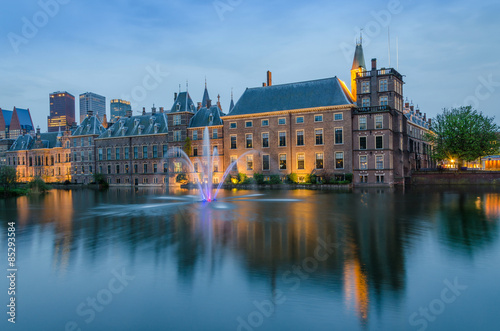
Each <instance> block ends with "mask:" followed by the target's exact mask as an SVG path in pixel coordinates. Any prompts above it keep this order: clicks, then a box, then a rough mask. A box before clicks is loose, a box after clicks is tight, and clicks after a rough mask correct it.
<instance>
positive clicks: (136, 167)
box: [134, 164, 139, 174]
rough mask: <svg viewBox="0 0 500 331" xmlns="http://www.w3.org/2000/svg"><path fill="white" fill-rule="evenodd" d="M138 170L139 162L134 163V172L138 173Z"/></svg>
mask: <svg viewBox="0 0 500 331" xmlns="http://www.w3.org/2000/svg"><path fill="white" fill-rule="evenodd" d="M138 172H139V170H138V166H137V164H134V174H136V173H138Z"/></svg>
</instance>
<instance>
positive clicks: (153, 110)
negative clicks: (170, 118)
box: [151, 105, 156, 114]
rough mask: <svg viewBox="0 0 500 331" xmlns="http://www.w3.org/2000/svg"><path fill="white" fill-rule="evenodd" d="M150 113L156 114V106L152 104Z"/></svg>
mask: <svg viewBox="0 0 500 331" xmlns="http://www.w3.org/2000/svg"><path fill="white" fill-rule="evenodd" d="M151 114H156V107H155V106H154V105H153V107H152V108H151Z"/></svg>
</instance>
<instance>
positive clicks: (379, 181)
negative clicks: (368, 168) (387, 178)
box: [375, 175, 384, 183]
mask: <svg viewBox="0 0 500 331" xmlns="http://www.w3.org/2000/svg"><path fill="white" fill-rule="evenodd" d="M375 179H376V181H377V183H383V182H384V176H383V175H382V176H381V175H377V176H375Z"/></svg>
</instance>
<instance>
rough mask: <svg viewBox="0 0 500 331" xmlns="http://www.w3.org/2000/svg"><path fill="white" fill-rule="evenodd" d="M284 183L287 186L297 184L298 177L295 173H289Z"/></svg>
mask: <svg viewBox="0 0 500 331" xmlns="http://www.w3.org/2000/svg"><path fill="white" fill-rule="evenodd" d="M286 181H287V183H288V184H297V183H298V182H299V176H298V175H297V174H296V173H293V172H292V173H291V174H289V175H288V176H286Z"/></svg>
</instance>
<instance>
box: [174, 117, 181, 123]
mask: <svg viewBox="0 0 500 331" xmlns="http://www.w3.org/2000/svg"><path fill="white" fill-rule="evenodd" d="M174 125H181V115H174Z"/></svg>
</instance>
